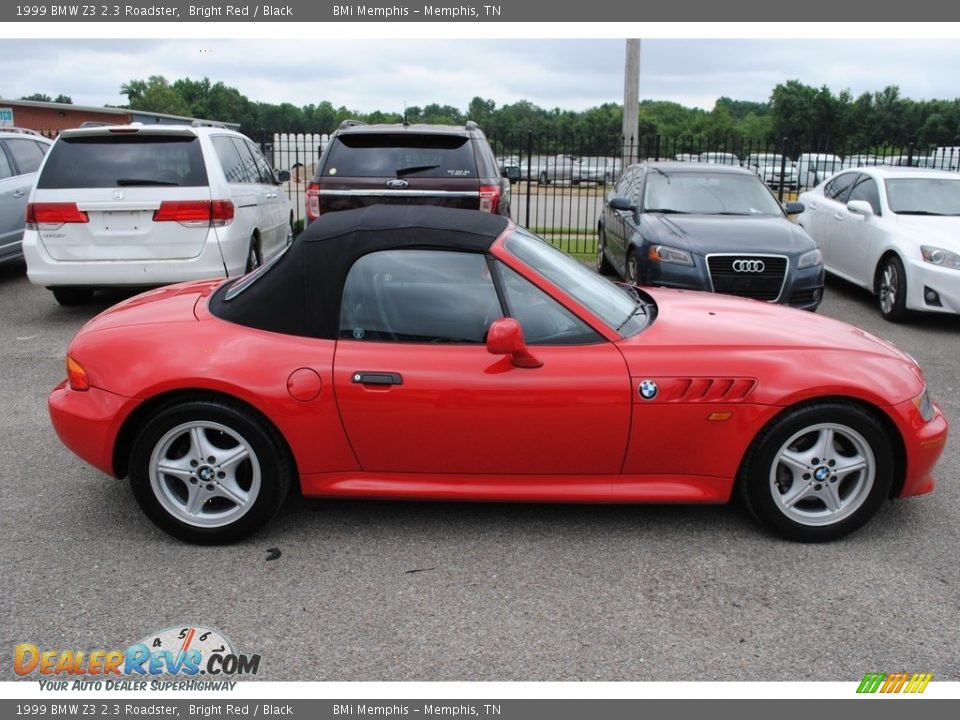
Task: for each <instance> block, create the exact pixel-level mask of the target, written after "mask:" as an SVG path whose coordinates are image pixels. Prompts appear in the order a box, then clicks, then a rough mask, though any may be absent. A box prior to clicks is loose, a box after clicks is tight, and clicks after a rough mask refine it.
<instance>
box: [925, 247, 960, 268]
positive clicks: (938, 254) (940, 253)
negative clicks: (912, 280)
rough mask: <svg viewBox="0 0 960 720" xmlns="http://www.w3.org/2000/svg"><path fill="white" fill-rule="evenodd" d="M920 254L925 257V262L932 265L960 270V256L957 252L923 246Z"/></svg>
mask: <svg viewBox="0 0 960 720" xmlns="http://www.w3.org/2000/svg"><path fill="white" fill-rule="evenodd" d="M920 254H921V255H923V261H924V262H928V263H930V264H931V265H939V266H940V267H947V268H950V269H952V270H960V255H958V254H957V253H955V252H951V251H950V250H944V249H943V248H938V247H932V246H930V245H921V246H920Z"/></svg>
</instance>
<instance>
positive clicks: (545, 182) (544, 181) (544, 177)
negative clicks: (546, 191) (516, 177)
mask: <svg viewBox="0 0 960 720" xmlns="http://www.w3.org/2000/svg"><path fill="white" fill-rule="evenodd" d="M540 184H541V185H549V184H550V178H548V177H547V174H546V173H545V172H542V173H540Z"/></svg>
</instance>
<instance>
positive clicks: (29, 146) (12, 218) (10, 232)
mask: <svg viewBox="0 0 960 720" xmlns="http://www.w3.org/2000/svg"><path fill="white" fill-rule="evenodd" d="M48 147H49V145H46V144H43V143H40V142H37V141H35V140H31V139H29V138H16V137H13V138H7V139H5V140H3V141H0V259H3V258H7V257H13V256H17V255H19V254H20V241H21V239H22V237H23V224H24V212H25V210H26V207H27V197H28V196H29V195H30V189H31V188H32V187H33V182H34V180H36V177H37V168H39V167H40V162H41V161H42V160H43V155H44V153H45V152H46V149H47V148H48Z"/></svg>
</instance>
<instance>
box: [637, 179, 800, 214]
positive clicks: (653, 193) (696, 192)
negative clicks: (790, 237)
mask: <svg viewBox="0 0 960 720" xmlns="http://www.w3.org/2000/svg"><path fill="white" fill-rule="evenodd" d="M643 209H644V212H672V213H688V214H696V215H763V216H774V217H782V216H783V210H782V209H781V208H780V204H779V203H778V202H777V200H776V198H774V197H773V195H772V194H770V191H769V190H767V187H766V185H764V184H763V183H762V182H761V181H760V179H759V178H758V177H757V176H756V175H753V174H750V175H746V174H743V175H741V174H739V173H738V174H733V173H730V174H727V173H691V172H674V173H665V172H657V173H648V174H647V182H646V189H645V190H644V197H643Z"/></svg>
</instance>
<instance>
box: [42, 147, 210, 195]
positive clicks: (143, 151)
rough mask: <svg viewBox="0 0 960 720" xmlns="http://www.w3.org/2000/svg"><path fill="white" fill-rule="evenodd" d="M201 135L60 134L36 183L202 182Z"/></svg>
mask: <svg viewBox="0 0 960 720" xmlns="http://www.w3.org/2000/svg"><path fill="white" fill-rule="evenodd" d="M207 184H208V182H207V170H206V167H205V166H204V162H203V152H202V150H201V148H200V140H199V138H197V137H196V136H183V135H95V136H81V137H73V138H66V137H64V138H60V140H59V141H58V142H56V143H54V145H53V147H52V148H51V149H50V157H49V158H48V159H47V163H46V165H44V166H43V171H42V172H41V173H40V178H39V179H38V180H37V187H38V188H41V189H47V190H56V189H62V188H115V187H135V186H140V187H143V186H156V187H164V186H169V187H177V186H181V187H205V186H206V185H207Z"/></svg>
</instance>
